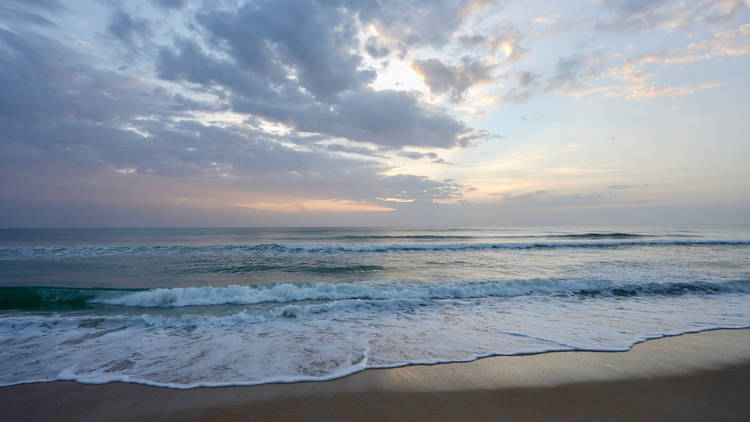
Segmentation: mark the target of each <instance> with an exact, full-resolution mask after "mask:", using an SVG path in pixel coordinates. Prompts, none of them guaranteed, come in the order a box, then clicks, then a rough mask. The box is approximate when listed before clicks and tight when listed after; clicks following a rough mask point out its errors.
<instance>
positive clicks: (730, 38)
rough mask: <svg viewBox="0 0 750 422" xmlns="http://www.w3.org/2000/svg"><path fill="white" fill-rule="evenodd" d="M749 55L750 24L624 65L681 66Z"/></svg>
mask: <svg viewBox="0 0 750 422" xmlns="http://www.w3.org/2000/svg"><path fill="white" fill-rule="evenodd" d="M748 53H750V24H745V25H742V26H740V27H738V28H737V29H733V30H729V31H722V32H717V33H715V34H714V35H713V36H712V37H710V38H707V39H705V40H702V41H698V42H694V43H691V44H689V45H688V46H687V47H679V48H673V49H668V50H662V51H658V52H655V53H647V54H642V55H638V56H635V57H633V58H631V59H629V60H628V61H627V62H626V63H627V64H631V65H641V64H644V63H665V64H681V63H690V62H695V61H701V60H709V59H712V58H714V57H722V56H742V55H745V54H748Z"/></svg>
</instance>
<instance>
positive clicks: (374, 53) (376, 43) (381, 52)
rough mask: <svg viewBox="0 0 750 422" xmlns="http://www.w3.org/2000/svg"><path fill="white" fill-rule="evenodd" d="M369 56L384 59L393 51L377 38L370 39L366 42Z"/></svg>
mask: <svg viewBox="0 0 750 422" xmlns="http://www.w3.org/2000/svg"><path fill="white" fill-rule="evenodd" d="M365 50H366V51H367V54H369V55H370V56H371V57H373V58H375V59H380V58H383V57H385V56H387V55H389V54H390V53H391V49H390V48H388V46H387V45H386V44H385V43H383V42H382V41H380V40H379V39H378V38H377V37H369V38H367V41H365Z"/></svg>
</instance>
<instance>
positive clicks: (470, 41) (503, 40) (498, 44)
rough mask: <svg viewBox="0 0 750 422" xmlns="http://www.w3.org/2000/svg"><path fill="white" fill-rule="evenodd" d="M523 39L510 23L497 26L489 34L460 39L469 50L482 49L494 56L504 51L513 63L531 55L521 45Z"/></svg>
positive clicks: (464, 36) (465, 36)
mask: <svg viewBox="0 0 750 422" xmlns="http://www.w3.org/2000/svg"><path fill="white" fill-rule="evenodd" d="M523 39H524V35H523V34H522V33H521V31H519V30H518V29H517V28H516V27H515V26H513V25H512V24H510V23H508V22H505V23H502V24H500V25H498V26H496V27H495V28H493V29H492V30H490V31H488V33H487V34H475V35H463V36H461V37H459V38H458V40H459V42H460V43H461V44H462V45H464V46H465V47H468V48H482V49H485V50H488V51H489V52H491V53H493V54H494V53H497V52H498V51H500V50H502V51H503V52H504V53H505V55H506V58H507V60H508V61H511V62H514V61H519V60H521V59H523V58H525V57H526V56H527V55H528V54H529V52H530V51H529V49H527V48H525V47H523V46H522V45H521V43H522V42H523Z"/></svg>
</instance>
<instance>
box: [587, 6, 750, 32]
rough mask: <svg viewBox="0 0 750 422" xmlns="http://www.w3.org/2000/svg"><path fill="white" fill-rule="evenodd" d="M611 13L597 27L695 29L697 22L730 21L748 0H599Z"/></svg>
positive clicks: (609, 29) (717, 22)
mask: <svg viewBox="0 0 750 422" xmlns="http://www.w3.org/2000/svg"><path fill="white" fill-rule="evenodd" d="M596 3H597V4H599V5H600V6H601V7H602V9H603V10H605V11H607V12H610V11H612V12H614V13H610V15H611V16H609V17H607V18H604V19H600V20H599V21H598V22H597V23H596V27H597V28H598V29H599V30H603V31H612V30H638V31H641V30H653V29H662V30H667V31H673V30H675V29H681V30H684V31H687V32H692V31H693V29H694V27H695V26H696V24H698V23H708V24H714V25H715V24H727V23H729V22H731V21H732V20H733V19H734V17H735V16H736V15H737V14H738V13H739V12H741V11H742V10H744V9H745V8H747V2H746V1H745V0H705V1H685V2H673V1H670V0H597V1H596Z"/></svg>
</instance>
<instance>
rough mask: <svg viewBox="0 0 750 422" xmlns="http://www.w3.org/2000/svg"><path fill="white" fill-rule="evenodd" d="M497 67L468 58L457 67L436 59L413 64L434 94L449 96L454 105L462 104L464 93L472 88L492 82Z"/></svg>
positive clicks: (415, 61)
mask: <svg viewBox="0 0 750 422" xmlns="http://www.w3.org/2000/svg"><path fill="white" fill-rule="evenodd" d="M495 67H496V66H495V65H492V64H487V63H483V62H481V61H479V60H472V59H470V58H468V57H465V58H463V59H462V60H461V62H460V63H459V64H457V65H449V64H445V63H443V62H442V61H440V60H438V59H434V58H433V59H428V60H414V61H413V62H412V68H413V69H414V70H415V71H416V72H417V73H419V74H420V75H421V76H422V78H423V79H424V82H425V84H427V86H428V87H429V88H430V91H431V92H432V93H434V94H448V95H449V96H450V99H451V101H452V102H454V103H461V102H462V101H463V99H464V98H463V97H464V93H465V92H466V91H467V90H468V89H470V88H471V87H473V86H475V85H479V84H484V83H489V82H491V81H492V80H493V79H494V75H493V74H492V72H493V70H494V69H495Z"/></svg>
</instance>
